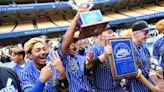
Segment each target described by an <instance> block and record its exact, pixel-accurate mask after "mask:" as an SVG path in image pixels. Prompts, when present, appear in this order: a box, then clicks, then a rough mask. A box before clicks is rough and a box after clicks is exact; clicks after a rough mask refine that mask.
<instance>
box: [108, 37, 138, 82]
mask: <svg viewBox="0 0 164 92" xmlns="http://www.w3.org/2000/svg"><path fill="white" fill-rule="evenodd" d="M109 44H110V45H111V47H112V55H111V58H110V60H111V62H110V67H111V70H112V76H113V79H122V78H129V77H134V76H136V75H137V73H138V67H137V66H136V59H135V55H134V48H133V44H132V40H131V38H112V39H110V40H109Z"/></svg>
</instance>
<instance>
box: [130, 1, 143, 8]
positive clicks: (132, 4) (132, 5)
mask: <svg viewBox="0 0 164 92" xmlns="http://www.w3.org/2000/svg"><path fill="white" fill-rule="evenodd" d="M139 6H141V0H129V3H128V8H129V9H131V8H133V7H139Z"/></svg>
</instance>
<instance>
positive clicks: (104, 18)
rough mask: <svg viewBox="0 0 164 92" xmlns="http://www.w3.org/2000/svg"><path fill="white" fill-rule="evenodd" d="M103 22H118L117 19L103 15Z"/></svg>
mask: <svg viewBox="0 0 164 92" xmlns="http://www.w3.org/2000/svg"><path fill="white" fill-rule="evenodd" d="M103 20H104V21H112V20H116V19H115V18H111V17H110V16H107V15H103Z"/></svg>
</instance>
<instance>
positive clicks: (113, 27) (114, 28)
mask: <svg viewBox="0 0 164 92" xmlns="http://www.w3.org/2000/svg"><path fill="white" fill-rule="evenodd" d="M108 29H111V30H113V32H116V30H117V26H116V25H108V24H107V26H106V28H105V30H108Z"/></svg>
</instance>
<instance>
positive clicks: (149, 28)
mask: <svg viewBox="0 0 164 92" xmlns="http://www.w3.org/2000/svg"><path fill="white" fill-rule="evenodd" d="M154 29H155V28H153V27H146V28H144V29H141V30H142V31H149V30H154Z"/></svg>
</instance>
